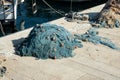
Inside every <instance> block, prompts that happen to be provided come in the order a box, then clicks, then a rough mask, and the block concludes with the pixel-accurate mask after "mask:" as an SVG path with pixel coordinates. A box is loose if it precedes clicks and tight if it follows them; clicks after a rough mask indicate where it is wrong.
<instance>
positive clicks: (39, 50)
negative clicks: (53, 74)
mask: <svg viewBox="0 0 120 80" xmlns="http://www.w3.org/2000/svg"><path fill="white" fill-rule="evenodd" d="M76 47H79V48H80V47H82V44H81V42H80V41H79V40H78V39H75V38H74V36H73V35H72V34H71V33H70V32H69V31H67V30H66V29H64V28H63V27H61V26H57V25H54V24H49V23H45V24H42V25H36V26H35V27H34V28H33V30H32V31H31V32H30V34H29V36H28V38H27V39H26V40H25V41H24V42H22V44H20V45H19V46H18V50H17V54H18V55H21V56H34V57H37V58H41V59H47V58H63V57H72V56H73V53H72V51H73V50H74V49H75V48H76Z"/></svg>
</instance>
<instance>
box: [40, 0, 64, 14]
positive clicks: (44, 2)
mask: <svg viewBox="0 0 120 80" xmlns="http://www.w3.org/2000/svg"><path fill="white" fill-rule="evenodd" d="M42 1H43V2H44V3H45V4H46V5H47V6H48V7H50V8H51V9H52V10H54V11H55V12H56V13H58V14H60V15H61V16H65V15H64V14H62V13H61V12H59V11H57V10H56V9H54V8H53V7H52V6H51V5H50V4H48V3H47V2H46V1H45V0H42Z"/></svg>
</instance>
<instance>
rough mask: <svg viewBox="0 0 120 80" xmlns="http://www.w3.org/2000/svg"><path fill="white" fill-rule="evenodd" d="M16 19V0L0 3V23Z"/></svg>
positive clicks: (2, 0) (4, 0)
mask: <svg viewBox="0 0 120 80" xmlns="http://www.w3.org/2000/svg"><path fill="white" fill-rule="evenodd" d="M16 18H17V0H1V1H0V21H5V22H9V21H14V20H15V19H16Z"/></svg>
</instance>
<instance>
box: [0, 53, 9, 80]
mask: <svg viewBox="0 0 120 80" xmlns="http://www.w3.org/2000/svg"><path fill="white" fill-rule="evenodd" d="M5 61H6V58H5V57H3V56H2V55H0V79H1V78H2V77H3V76H4V74H5V73H6V70H7V68H6V67H5V66H3V63H4V62H5Z"/></svg>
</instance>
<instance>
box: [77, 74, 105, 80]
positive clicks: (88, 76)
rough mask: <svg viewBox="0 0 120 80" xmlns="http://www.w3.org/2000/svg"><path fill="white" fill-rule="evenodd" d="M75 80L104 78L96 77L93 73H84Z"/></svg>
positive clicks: (99, 79)
mask: <svg viewBox="0 0 120 80" xmlns="http://www.w3.org/2000/svg"><path fill="white" fill-rule="evenodd" d="M77 80H104V79H101V78H99V77H96V76H94V75H90V74H86V75H83V76H82V77H80V78H79V79H77Z"/></svg>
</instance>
